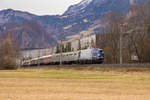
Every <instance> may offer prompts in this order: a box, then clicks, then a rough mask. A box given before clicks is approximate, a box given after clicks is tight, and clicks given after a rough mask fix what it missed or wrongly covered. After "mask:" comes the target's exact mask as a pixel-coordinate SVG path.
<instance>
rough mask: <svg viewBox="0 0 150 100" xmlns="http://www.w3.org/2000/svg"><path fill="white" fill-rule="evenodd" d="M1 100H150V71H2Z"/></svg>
mask: <svg viewBox="0 0 150 100" xmlns="http://www.w3.org/2000/svg"><path fill="white" fill-rule="evenodd" d="M0 100H150V69H149V68H117V69H115V68H91V67H89V68H78V67H77V68H69V67H67V68H59V67H53V68H48V67H45V68H30V69H19V70H1V71H0Z"/></svg>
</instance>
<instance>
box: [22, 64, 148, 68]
mask: <svg viewBox="0 0 150 100" xmlns="http://www.w3.org/2000/svg"><path fill="white" fill-rule="evenodd" d="M26 67H28V68H29V67H99V68H126V67H140V68H150V63H136V64H122V65H121V66H120V64H70V65H61V66H60V65H39V66H26ZM26 67H24V68H26Z"/></svg>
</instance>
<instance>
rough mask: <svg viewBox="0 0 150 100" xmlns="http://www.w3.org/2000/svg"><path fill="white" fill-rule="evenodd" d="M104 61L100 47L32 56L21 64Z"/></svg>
mask: <svg viewBox="0 0 150 100" xmlns="http://www.w3.org/2000/svg"><path fill="white" fill-rule="evenodd" d="M103 61H104V51H103V49H100V48H94V47H92V48H87V49H84V50H79V51H74V52H66V53H58V54H53V55H47V56H42V57H38V58H33V59H30V60H26V61H23V62H22V66H37V65H58V64H60V62H61V63H62V64H96V63H98V64H100V63H103Z"/></svg>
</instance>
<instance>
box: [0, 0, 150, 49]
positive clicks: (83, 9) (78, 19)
mask: <svg viewBox="0 0 150 100" xmlns="http://www.w3.org/2000/svg"><path fill="white" fill-rule="evenodd" d="M146 1H150V0H83V1H81V2H80V3H78V4H75V5H72V6H70V7H69V8H68V10H67V11H66V12H65V13H64V14H62V15H46V16H37V15H35V14H31V13H28V12H23V11H17V10H13V9H6V10H1V11H0V35H2V37H3V35H4V34H5V31H4V30H3V28H4V26H7V27H8V26H9V30H12V31H13V33H15V36H16V37H17V39H18V42H19V44H20V46H21V47H22V48H32V47H37V45H36V43H35V41H36V42H38V41H40V40H41V39H42V41H40V42H41V43H39V44H38V45H39V47H42V48H45V47H50V46H53V45H56V44H57V41H58V40H60V38H61V37H66V36H70V35H75V34H79V33H80V32H81V31H84V30H87V31H89V30H93V31H92V32H93V33H99V31H100V29H101V28H100V26H103V23H101V19H102V18H103V17H104V16H105V15H106V14H107V13H109V12H116V13H122V12H124V13H127V11H128V9H129V7H130V6H131V5H134V4H137V3H144V2H146ZM32 26H33V27H32ZM39 29H40V30H39ZM32 34H33V35H32ZM22 37H25V38H22ZM40 38H41V39H40Z"/></svg>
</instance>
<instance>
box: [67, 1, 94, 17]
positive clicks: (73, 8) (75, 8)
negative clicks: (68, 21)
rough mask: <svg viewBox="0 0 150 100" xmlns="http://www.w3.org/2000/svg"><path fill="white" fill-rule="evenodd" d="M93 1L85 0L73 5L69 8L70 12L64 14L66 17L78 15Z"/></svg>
mask: <svg viewBox="0 0 150 100" xmlns="http://www.w3.org/2000/svg"><path fill="white" fill-rule="evenodd" d="M92 1H93V0H83V1H81V2H80V3H78V4H76V5H72V6H70V7H69V8H68V10H67V11H66V12H65V13H64V15H69V14H72V13H77V12H79V11H81V10H82V9H84V8H86V7H87V6H88V5H89V4H90V3H91V2H92Z"/></svg>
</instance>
